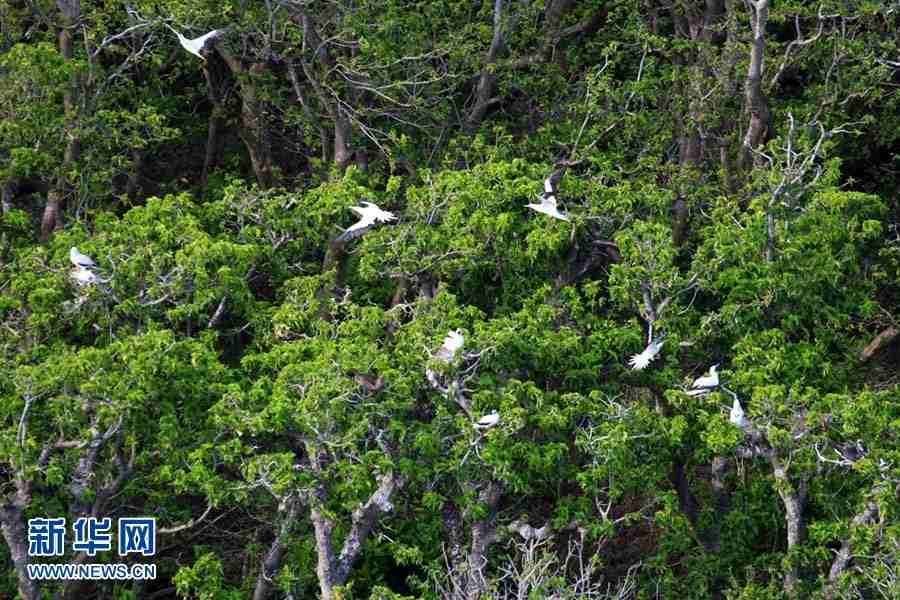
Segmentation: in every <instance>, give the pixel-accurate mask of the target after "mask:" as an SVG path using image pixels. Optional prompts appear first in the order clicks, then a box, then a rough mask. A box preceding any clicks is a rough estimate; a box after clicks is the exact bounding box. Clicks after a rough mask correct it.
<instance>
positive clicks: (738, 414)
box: [728, 397, 750, 430]
mask: <svg viewBox="0 0 900 600" xmlns="http://www.w3.org/2000/svg"><path fill="white" fill-rule="evenodd" d="M728 420H729V421H731V423H732V425H737V426H738V427H740V428H741V429H743V430H747V429H748V428H749V427H750V421H749V420H748V419H747V417H745V416H744V409H743V407H742V406H741V403H740V401H739V400H738V399H737V397H735V399H734V403H733V404H732V405H731V414H730V415H729V416H728Z"/></svg>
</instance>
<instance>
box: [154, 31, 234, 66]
mask: <svg viewBox="0 0 900 600" xmlns="http://www.w3.org/2000/svg"><path fill="white" fill-rule="evenodd" d="M166 27H168V28H169V29H171V30H172V33H174V34H175V35H177V36H178V41H179V42H181V47H182V48H184V49H185V50H187V51H188V52H190V53H191V54H193V55H194V56H197V57H199V58H200V59H202V60H206V57H205V56H203V54H201V52H203V51H204V50H205V49H206V46H207V44H209V43H210V42H211V41H212V40H214V39H215V38H217V37H219V36H220V35H223V34H225V33H227V32H228V30H226V29H214V30H212V31H210V32H209V33H207V34H204V35H201V36H200V37H198V38H194V39H192V40H191V39H188V38H186V37H184V36H183V35H181V34H180V33H178V32H177V31H176V30H175V29H174V28H173V27H172V26H171V25H169V24H168V23H166Z"/></svg>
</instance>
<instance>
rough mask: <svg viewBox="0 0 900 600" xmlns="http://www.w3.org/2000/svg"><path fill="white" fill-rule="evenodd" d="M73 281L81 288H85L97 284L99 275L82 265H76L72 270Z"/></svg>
mask: <svg viewBox="0 0 900 600" xmlns="http://www.w3.org/2000/svg"><path fill="white" fill-rule="evenodd" d="M71 277H72V281H74V282H75V284H76V285H77V286H79V287H85V286H88V285H91V284H93V283H96V282H97V275H96V274H95V273H94V272H93V271H91V270H90V269H87V268H85V267H82V266H81V265H76V266H75V268H74V269H72V275H71Z"/></svg>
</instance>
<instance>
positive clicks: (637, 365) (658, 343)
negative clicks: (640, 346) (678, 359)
mask: <svg viewBox="0 0 900 600" xmlns="http://www.w3.org/2000/svg"><path fill="white" fill-rule="evenodd" d="M665 342H666V340H665V337H664V336H659V337H658V338H656V339H654V340H652V341H651V342H650V343H649V344H647V347H646V348H644V351H643V352H641V353H640V354H635V355H634V356H632V357H631V358H629V359H628V364H629V365H630V366H631V368H632V369H636V370H641V369H644V368H646V367H647V365H649V364H650V363H651V362H652V361H654V360H656V357H657V356H659V352H660V350H662V346H663V344H664V343H665Z"/></svg>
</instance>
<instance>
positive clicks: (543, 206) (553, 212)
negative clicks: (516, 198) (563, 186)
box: [525, 196, 569, 221]
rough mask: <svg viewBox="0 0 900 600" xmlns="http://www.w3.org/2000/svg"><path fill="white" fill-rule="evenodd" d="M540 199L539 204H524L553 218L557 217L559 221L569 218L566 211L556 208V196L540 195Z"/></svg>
mask: <svg viewBox="0 0 900 600" xmlns="http://www.w3.org/2000/svg"><path fill="white" fill-rule="evenodd" d="M540 199H541V203H540V204H526V205H525V206H527V207H528V208H530V209H531V210H534V211H537V212H539V213H543V214H545V215H548V216H551V217H553V218H554V219H559V220H561V221H568V220H569V216H568V215H567V214H566V213H564V212H560V210H559V209H558V208H556V196H540Z"/></svg>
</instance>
